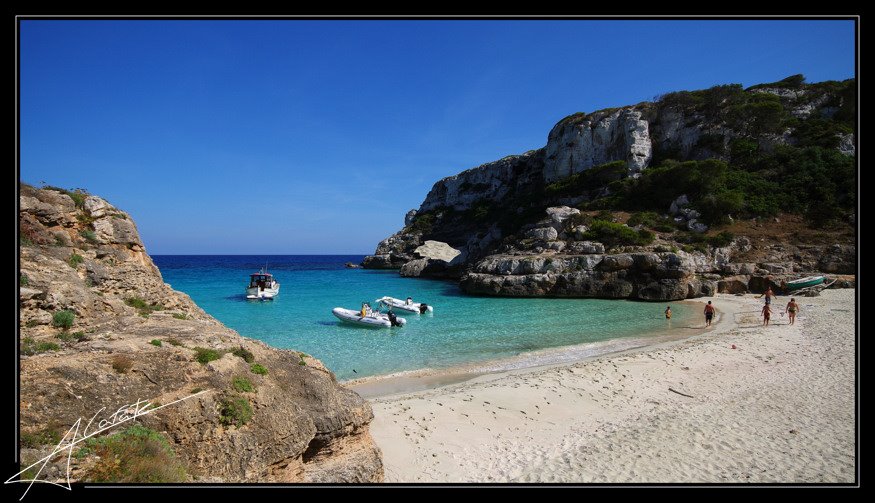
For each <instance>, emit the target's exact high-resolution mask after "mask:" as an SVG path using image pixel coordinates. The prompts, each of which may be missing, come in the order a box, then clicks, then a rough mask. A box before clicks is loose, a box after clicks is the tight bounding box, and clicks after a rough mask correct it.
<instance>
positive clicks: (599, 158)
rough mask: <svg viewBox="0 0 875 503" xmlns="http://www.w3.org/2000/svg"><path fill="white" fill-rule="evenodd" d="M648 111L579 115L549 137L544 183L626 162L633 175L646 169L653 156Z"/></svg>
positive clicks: (617, 111)
mask: <svg viewBox="0 0 875 503" xmlns="http://www.w3.org/2000/svg"><path fill="white" fill-rule="evenodd" d="M645 113H646V110H644V109H641V108H638V107H626V108H620V109H617V110H610V109H609V110H601V111H598V112H595V113H593V114H590V115H586V114H582V113H581V114H575V115H572V116H569V117H567V118H566V119H564V120H562V121H561V122H559V123H558V124H556V126H555V127H553V130H552V131H550V134H549V135H548V136H547V146H546V147H545V157H546V160H545V162H544V172H543V176H544V181H545V182H547V183H551V182H555V181H556V180H561V179H563V178H567V177H569V176H571V175H573V174H575V173H580V172H581V171H584V170H587V169H589V168H591V167H593V166H598V165H600V164H605V163H607V162H611V161H626V163H627V165H628V167H629V170H630V171H631V172H637V171H641V170H642V169H644V168H646V167H647V166H648V164H649V163H650V159H651V158H652V157H653V148H652V145H651V140H650V124H649V122H648V121H647V120H646V119H644V118H643V116H644V114H645Z"/></svg>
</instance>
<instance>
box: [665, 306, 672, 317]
mask: <svg viewBox="0 0 875 503" xmlns="http://www.w3.org/2000/svg"><path fill="white" fill-rule="evenodd" d="M665 319H667V320H670V319H671V306H668V307H666V308H665Z"/></svg>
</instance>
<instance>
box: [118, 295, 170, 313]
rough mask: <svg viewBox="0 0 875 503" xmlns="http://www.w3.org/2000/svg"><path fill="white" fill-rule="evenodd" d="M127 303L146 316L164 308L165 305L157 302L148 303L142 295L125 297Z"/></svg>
mask: <svg viewBox="0 0 875 503" xmlns="http://www.w3.org/2000/svg"><path fill="white" fill-rule="evenodd" d="M125 304H127V305H129V306H131V307H133V308H134V309H136V310H137V312H138V313H139V314H140V316H142V317H144V318H148V317H149V315H150V314H151V313H152V312H153V311H163V310H164V307H163V306H160V305H158V304H155V303H152V304H147V303H146V301H145V300H143V299H141V298H140V297H128V298H126V299H125Z"/></svg>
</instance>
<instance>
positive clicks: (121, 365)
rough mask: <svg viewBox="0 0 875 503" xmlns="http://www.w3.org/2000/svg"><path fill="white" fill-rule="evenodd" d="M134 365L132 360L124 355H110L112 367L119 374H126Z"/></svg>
mask: <svg viewBox="0 0 875 503" xmlns="http://www.w3.org/2000/svg"><path fill="white" fill-rule="evenodd" d="M133 366H134V361H133V360H131V359H130V357H128V356H125V355H115V356H113V357H112V369H113V370H115V371H116V372H118V373H119V374H127V373H128V371H129V370H131V368H132V367H133Z"/></svg>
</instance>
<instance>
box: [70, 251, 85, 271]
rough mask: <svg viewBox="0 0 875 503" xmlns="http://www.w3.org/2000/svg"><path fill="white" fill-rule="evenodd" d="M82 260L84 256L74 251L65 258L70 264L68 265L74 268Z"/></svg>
mask: <svg viewBox="0 0 875 503" xmlns="http://www.w3.org/2000/svg"><path fill="white" fill-rule="evenodd" d="M83 260H85V257H83V256H82V255H79V254H78V253H74V254H72V255H70V258H68V259H67V263H68V264H70V267H72V268H73V269H75V268H77V267H79V264H81V263H82V261H83Z"/></svg>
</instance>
